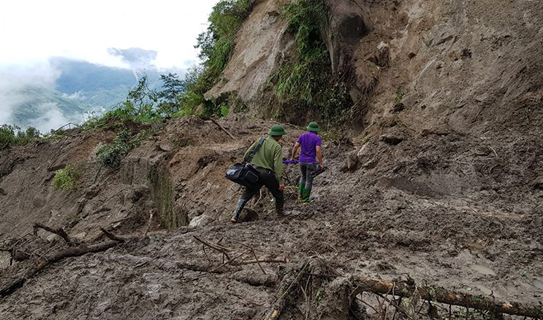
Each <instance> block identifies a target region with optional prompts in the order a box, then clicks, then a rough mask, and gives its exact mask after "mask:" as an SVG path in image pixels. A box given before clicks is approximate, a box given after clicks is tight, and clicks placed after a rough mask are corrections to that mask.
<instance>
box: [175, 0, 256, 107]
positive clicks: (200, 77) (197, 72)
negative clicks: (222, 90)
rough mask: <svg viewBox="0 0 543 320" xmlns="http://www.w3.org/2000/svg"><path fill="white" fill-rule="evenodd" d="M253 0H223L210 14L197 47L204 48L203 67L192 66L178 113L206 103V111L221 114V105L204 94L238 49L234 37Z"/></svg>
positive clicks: (201, 53)
mask: <svg viewBox="0 0 543 320" xmlns="http://www.w3.org/2000/svg"><path fill="white" fill-rule="evenodd" d="M250 10H251V6H250V4H249V0H221V1H219V2H218V3H217V4H216V5H215V6H214V7H213V10H212V12H211V15H210V16H209V27H208V28H207V30H206V31H205V32H203V33H201V34H200V35H199V36H198V39H197V45H196V48H198V49H200V59H202V61H203V63H202V65H201V66H199V67H195V68H192V69H191V70H189V72H188V73H187V75H186V76H185V80H184V92H183V93H182V94H181V96H180V108H179V111H178V112H177V113H176V114H175V115H176V116H181V115H186V114H192V113H193V112H194V111H195V110H196V108H197V107H198V106H200V105H204V114H206V115H216V116H221V115H222V114H223V111H224V110H222V108H221V106H218V105H216V104H215V103H214V102H212V101H207V100H206V99H205V98H204V94H205V93H206V92H207V91H209V90H210V89H211V88H212V87H213V85H215V83H217V82H218V81H219V79H220V76H221V73H222V72H223V70H224V68H225V67H226V65H227V64H228V62H229V61H230V58H231V57H232V53H233V52H234V46H235V43H234V40H235V37H236V34H237V32H238V30H239V29H240V28H241V25H242V24H243V21H244V20H245V19H246V18H247V17H248V16H249V14H250Z"/></svg>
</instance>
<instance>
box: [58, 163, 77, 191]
mask: <svg viewBox="0 0 543 320" xmlns="http://www.w3.org/2000/svg"><path fill="white" fill-rule="evenodd" d="M76 180H77V174H76V172H75V170H74V168H73V167H72V166H71V165H67V166H66V167H65V168H64V169H59V170H57V171H56V172H55V177H54V178H53V185H54V186H55V188H56V189H57V190H73V189H75V186H76Z"/></svg>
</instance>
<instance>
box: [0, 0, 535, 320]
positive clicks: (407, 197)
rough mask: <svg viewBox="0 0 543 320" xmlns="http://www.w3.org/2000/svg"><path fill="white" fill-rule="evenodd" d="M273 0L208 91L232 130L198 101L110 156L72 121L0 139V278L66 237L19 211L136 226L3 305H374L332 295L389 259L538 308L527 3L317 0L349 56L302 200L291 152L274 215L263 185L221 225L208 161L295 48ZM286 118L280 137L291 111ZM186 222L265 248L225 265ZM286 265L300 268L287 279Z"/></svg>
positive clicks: (223, 196)
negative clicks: (60, 128) (318, 163)
mask: <svg viewBox="0 0 543 320" xmlns="http://www.w3.org/2000/svg"><path fill="white" fill-rule="evenodd" d="M285 2H286V1H277V0H260V1H256V2H255V4H254V8H253V12H252V14H251V16H250V17H249V18H248V20H247V21H246V22H245V24H244V26H243V27H242V29H241V30H240V32H239V34H238V40H237V45H236V50H235V52H234V55H233V57H232V60H231V62H230V64H229V66H228V67H227V68H226V70H225V71H224V74H223V75H224V79H223V80H222V81H221V82H220V83H219V84H217V86H216V87H215V88H214V89H212V91H210V92H209V96H215V97H217V96H220V95H221V94H224V93H228V92H236V94H237V95H238V96H239V98H240V99H242V101H243V103H244V104H245V105H246V106H247V107H248V108H249V114H251V116H249V115H245V114H242V113H241V114H240V113H237V114H233V115H231V116H229V117H228V119H223V120H220V121H219V123H220V124H221V125H222V126H223V127H224V128H226V130H228V131H229V132H230V133H231V134H232V135H233V136H234V137H235V139H232V138H231V137H230V136H229V135H228V134H226V133H225V132H224V131H222V130H221V129H220V128H219V127H218V126H217V125H216V124H214V123H213V122H212V121H209V120H202V119H200V118H183V119H172V120H169V121H167V122H165V123H163V124H160V125H157V126H156V127H155V128H153V129H155V130H156V132H157V133H155V134H154V135H152V136H151V137H150V138H148V139H146V140H145V141H144V142H143V143H142V144H141V145H140V146H139V147H137V148H136V149H134V150H132V151H131V152H130V153H129V154H128V155H127V156H126V157H125V158H124V159H123V161H122V165H121V170H120V171H119V172H110V171H108V170H106V169H105V168H100V166H99V165H98V163H97V161H96V158H95V154H96V150H97V147H98V146H99V145H100V144H101V143H105V142H106V141H110V140H112V139H113V136H114V135H113V133H110V132H102V131H95V132H87V133H83V132H79V131H70V132H67V133H66V134H65V137H64V138H63V139H62V140H59V141H49V142H41V143H40V144H38V145H34V146H26V147H17V148H13V149H11V150H7V151H2V152H1V153H0V203H1V213H0V215H1V219H0V241H1V243H2V245H1V246H2V247H3V248H4V249H6V248H13V247H17V248H18V249H19V251H22V252H24V253H25V252H26V253H28V254H30V255H31V257H30V259H20V260H22V261H19V262H15V263H14V265H13V266H10V265H9V264H10V261H9V260H10V254H9V253H7V252H6V253H1V255H0V284H3V283H8V282H9V281H10V280H13V279H16V278H17V277H19V276H20V275H21V274H22V273H24V272H25V271H27V270H28V268H31V267H32V263H34V261H35V259H39V258H40V257H41V256H44V255H45V256H46V255H47V254H50V253H51V252H54V251H55V250H59V249H61V248H64V247H66V246H67V245H66V244H65V243H64V242H63V241H62V240H61V239H60V238H59V237H58V236H56V235H53V234H51V233H47V232H44V231H39V232H38V233H37V235H32V234H30V232H31V231H32V224H33V223H34V222H41V223H44V224H47V225H49V226H51V227H55V228H59V227H62V228H64V229H65V230H66V231H67V232H68V233H69V235H70V237H73V238H74V239H77V240H78V241H86V242H87V243H94V242H102V241H105V240H104V236H103V235H102V233H101V232H100V230H99V228H100V227H103V228H106V229H107V230H109V231H111V232H114V233H115V234H118V235H122V236H125V237H131V236H138V237H139V240H131V241H127V242H126V243H123V244H119V245H117V246H116V247H115V248H112V249H109V250H108V251H105V252H99V253H91V254H87V255H84V256H81V257H77V258H67V259H65V260H62V261H59V262H57V263H55V264H52V265H50V266H49V267H47V268H46V269H45V270H43V271H42V272H41V273H39V274H37V275H35V276H34V277H32V278H30V279H29V280H28V281H26V283H24V284H23V285H22V287H20V288H17V290H15V291H14V292H10V293H9V294H6V295H5V296H4V297H0V315H1V316H2V318H3V319H52V318H54V319H119V318H122V319H129V318H141V319H260V318H264V315H265V314H266V313H267V312H268V311H269V310H273V308H272V307H273V306H274V304H277V302H278V301H279V300H280V299H279V298H281V297H283V298H284V297H285V296H288V297H289V298H288V299H287V300H288V301H289V303H287V304H286V305H285V306H284V309H283V312H282V314H281V316H280V319H304V318H306V319H307V318H309V319H361V318H365V319H373V318H375V319H377V318H381V317H382V316H383V314H384V315H385V317H386V316H387V314H386V313H384V311H383V310H382V309H379V306H380V305H382V304H379V303H378V302H377V300H376V298H375V296H372V295H368V294H363V295H358V296H357V299H358V300H360V299H361V300H364V303H366V304H364V303H362V302H359V301H358V300H355V298H354V297H348V294H347V293H348V292H351V291H349V290H352V289H353V283H354V279H355V278H356V277H373V278H381V279H386V280H392V279H398V278H402V277H403V278H405V277H406V275H409V277H410V278H412V279H414V281H415V283H416V284H418V285H421V286H424V285H426V284H433V285H437V286H444V287H447V288H449V289H453V290H456V291H459V292H463V293H469V294H474V295H476V296H477V297H481V298H482V297H490V298H494V299H497V300H500V301H502V300H505V301H519V302H521V303H523V304H526V305H530V306H535V307H539V308H541V304H542V301H543V238H542V237H541V235H542V234H543V223H542V214H543V213H542V210H543V209H542V207H541V204H540V203H541V198H542V197H543V193H542V192H543V191H542V189H543V179H542V178H541V176H543V169H542V168H543V152H542V150H543V143H542V142H541V138H540V137H541V136H542V134H543V132H542V131H543V129H542V125H543V78H542V77H541V74H543V3H540V2H539V1H529V0H519V1H501V0H493V1H490V0H478V1H467V0H465V1H453V0H450V1H440V2H435V1H421V0H403V1H369V0H365V1H363V0H357V1H354V0H350V1H347V0H337V1H332V0H329V1H328V3H329V5H330V7H331V13H332V15H331V19H330V21H329V25H328V26H327V28H325V29H324V30H323V36H324V37H325V42H326V45H327V47H328V50H329V52H330V56H331V62H332V69H333V70H334V71H335V72H340V71H341V70H345V69H352V70H353V72H354V74H355V75H356V76H355V77H354V78H353V82H352V87H351V91H350V93H351V97H352V101H353V105H352V106H351V108H350V111H349V112H350V113H349V117H348V118H349V119H350V123H345V130H342V131H340V132H342V133H340V134H338V133H336V132H335V131H330V132H332V133H334V134H329V135H327V137H326V139H325V145H324V150H325V163H326V165H327V167H328V168H329V169H328V171H326V172H325V173H324V174H323V175H321V176H319V177H318V178H317V179H316V182H315V187H314V192H313V194H314V197H315V203H314V204H312V205H310V206H308V207H302V206H300V205H299V204H297V203H296V201H295V199H296V187H295V184H296V177H297V175H298V172H297V169H296V168H294V167H289V168H288V170H287V172H286V176H287V178H288V179H287V182H288V183H287V190H286V194H287V198H288V202H287V209H288V211H289V212H290V215H289V216H287V217H283V218H278V217H276V216H275V214H274V212H273V204H272V203H271V202H270V201H271V197H270V195H269V194H267V192H262V194H261V195H260V196H258V197H256V198H255V199H254V200H252V202H251V204H250V205H249V209H251V210H247V212H246V213H245V215H244V219H245V221H248V222H244V223H241V224H236V225H232V224H231V223H230V222H229V215H230V213H231V211H232V210H233V207H234V205H235V202H236V199H237V197H238V196H239V193H240V192H239V191H240V189H239V188H238V187H237V186H235V185H233V184H232V183H230V182H228V181H227V180H226V179H224V178H223V175H224V169H225V168H226V167H227V166H228V165H229V164H231V163H233V162H235V161H237V160H238V161H239V159H240V158H241V156H242V154H243V152H244V151H245V149H246V148H247V147H248V146H249V145H250V144H251V143H252V142H253V141H254V140H255V139H256V138H257V137H258V136H259V135H263V134H265V132H266V131H267V129H268V128H269V127H270V126H271V124H272V122H269V121H265V120H258V119H256V118H255V117H252V115H258V116H262V117H266V116H269V115H270V114H269V113H268V112H269V111H270V110H271V109H270V108H272V106H269V105H267V101H269V100H266V93H265V92H263V91H262V87H263V86H264V85H265V83H266V81H267V80H268V78H269V76H270V75H271V74H272V73H273V72H274V70H275V69H276V68H277V67H278V65H279V64H280V63H281V59H284V57H285V56H286V55H289V54H292V52H291V46H292V45H293V41H294V39H293V38H292V36H291V35H289V34H288V33H287V32H286V29H287V24H286V22H285V21H284V20H282V18H281V16H280V15H279V11H280V8H281V6H282V5H283V4H284V3H285ZM285 112H286V114H285V119H287V118H289V115H288V110H286V111H285ZM294 112H295V111H293V114H294ZM288 120H292V119H288ZM294 120H295V121H293V122H295V123H303V122H305V121H306V120H307V119H302V118H297V119H294ZM285 126H286V130H287V132H288V135H287V136H286V137H285V138H286V139H285V141H284V142H283V148H284V154H285V155H287V154H288V151H289V149H290V147H291V146H292V144H293V143H294V141H295V139H296V137H297V135H298V134H300V133H301V132H303V130H301V128H300V127H296V126H294V125H285ZM330 129H331V128H330ZM67 164H70V165H73V166H74V167H75V168H76V171H77V172H78V173H79V177H78V188H77V189H76V190H74V191H70V192H68V191H58V190H55V189H54V188H53V187H52V185H51V180H52V178H53V175H54V171H55V170H57V169H58V168H62V167H64V166H65V165H67ZM151 212H152V213H153V220H152V221H151V231H150V233H149V235H148V236H147V237H145V238H143V239H142V235H143V234H144V232H145V231H144V230H145V229H146V225H147V223H148V221H149V216H150V213H151ZM195 236H196V237H197V238H198V239H202V240H204V241H209V242H212V243H218V244H219V245H220V247H222V248H223V249H222V250H224V251H225V252H226V253H228V254H230V255H231V256H230V258H232V257H238V258H236V259H238V260H236V259H234V262H235V261H237V262H250V260H255V259H256V260H262V263H260V264H256V263H254V264H243V263H231V264H228V265H223V264H224V259H225V256H223V254H219V253H218V251H217V250H213V249H211V248H209V247H207V246H205V245H203V244H202V242H200V241H199V240H198V239H196V237H195ZM279 261H282V262H279ZM306 261H311V265H310V266H309V267H308V265H307V264H304V262H306ZM305 268H310V269H305ZM307 270H310V271H311V272H309V273H310V274H313V278H311V275H310V277H307ZM303 272H306V274H304V273H303ZM297 275H304V277H305V278H303V280H304V283H303V285H297V287H296V288H297V289H296V291H293V292H291V293H290V294H289V295H287V293H288V292H289V290H286V291H285V286H286V287H289V288H290V287H291V286H292V284H294V283H299V282H300V277H298V276H297ZM319 276H320V277H319ZM305 281H307V282H305ZM289 284H290V285H291V286H289ZM300 288H301V289H300ZM0 289H1V287H0ZM285 292H286V293H285ZM352 292H355V291H352ZM351 300H354V301H351ZM357 301H358V302H357ZM367 304H369V305H371V307H368V306H367ZM432 305H433V304H432V303H427V302H426V303H425V304H422V302H421V301H419V302H417V300H416V299H415V298H412V299H410V300H409V301H408V303H405V301H404V305H403V307H402V308H400V309H399V310H400V311H398V315H396V316H395V317H396V318H405V319H407V318H411V319H414V318H432V317H433V318H435V317H436V314H435V312H437V313H439V314H440V315H441V316H443V317H448V316H449V311H448V310H447V307H448V306H445V309H442V307H443V306H439V305H438V307H439V308H438V309H436V310H434V309H432ZM410 310H411V311H410ZM421 310H422V311H421ZM417 311H418V313H417ZM453 311H454V314H453V317H462V318H466V317H468V318H469V317H471V318H475V319H486V318H489V317H490V315H489V314H484V313H482V314H481V313H473V312H471V313H470V311H468V313H467V314H466V311H465V310H464V309H453ZM412 312H415V313H412ZM392 313H393V312H389V313H388V318H392Z"/></svg>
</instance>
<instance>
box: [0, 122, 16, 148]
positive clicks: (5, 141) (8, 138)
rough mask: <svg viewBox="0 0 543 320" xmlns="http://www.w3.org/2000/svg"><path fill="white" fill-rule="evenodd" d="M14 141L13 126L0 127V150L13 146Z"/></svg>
mask: <svg viewBox="0 0 543 320" xmlns="http://www.w3.org/2000/svg"><path fill="white" fill-rule="evenodd" d="M14 141H15V130H14V127H13V126H10V125H2V126H0V150H4V149H7V148H9V147H10V146H12V145H13V143H14Z"/></svg>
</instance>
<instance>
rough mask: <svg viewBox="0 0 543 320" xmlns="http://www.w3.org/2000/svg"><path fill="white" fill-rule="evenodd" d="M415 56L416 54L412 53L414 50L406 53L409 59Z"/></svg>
mask: <svg viewBox="0 0 543 320" xmlns="http://www.w3.org/2000/svg"><path fill="white" fill-rule="evenodd" d="M416 56H417V54H416V53H414V52H409V54H408V55H407V57H408V58H409V59H413V58H414V57H416Z"/></svg>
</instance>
